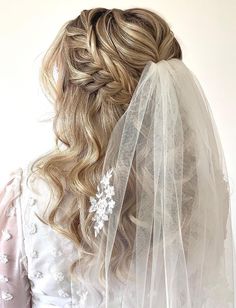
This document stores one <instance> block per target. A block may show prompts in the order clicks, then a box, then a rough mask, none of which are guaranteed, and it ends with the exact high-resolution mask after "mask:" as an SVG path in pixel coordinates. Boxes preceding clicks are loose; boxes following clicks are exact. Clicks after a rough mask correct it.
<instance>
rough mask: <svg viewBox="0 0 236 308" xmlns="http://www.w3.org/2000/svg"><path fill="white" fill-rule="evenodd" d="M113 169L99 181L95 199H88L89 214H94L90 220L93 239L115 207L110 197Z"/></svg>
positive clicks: (112, 194) (112, 192) (112, 193)
mask: <svg viewBox="0 0 236 308" xmlns="http://www.w3.org/2000/svg"><path fill="white" fill-rule="evenodd" d="M112 171H113V169H112V168H111V169H110V170H108V171H107V173H106V174H105V175H104V176H103V177H102V180H101V181H100V184H101V185H100V186H99V185H98V186H97V193H96V197H97V199H96V198H94V197H90V203H91V206H90V208H89V212H95V214H94V217H93V218H92V220H93V221H95V225H94V230H95V237H97V235H98V233H99V232H100V230H101V229H102V228H103V226H104V221H106V220H108V214H109V213H110V214H111V213H112V210H113V208H114V205H115V201H114V200H113V198H112V196H114V194H115V193H114V186H112V185H110V178H111V176H112Z"/></svg>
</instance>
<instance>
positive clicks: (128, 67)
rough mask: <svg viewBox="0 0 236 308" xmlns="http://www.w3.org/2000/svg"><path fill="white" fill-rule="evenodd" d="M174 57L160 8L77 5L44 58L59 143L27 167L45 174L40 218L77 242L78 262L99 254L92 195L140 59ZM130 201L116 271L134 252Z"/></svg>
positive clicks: (124, 212) (176, 49) (170, 34)
mask: <svg viewBox="0 0 236 308" xmlns="http://www.w3.org/2000/svg"><path fill="white" fill-rule="evenodd" d="M171 58H178V59H182V51H181V48H180V45H179V43H178V41H177V40H176V38H175V37H174V34H173V32H172V31H171V29H170V27H169V26H168V24H167V23H166V21H165V20H163V18H161V17H160V16H159V15H158V14H156V13H154V12H151V11H149V10H146V9H141V8H133V9H127V10H120V9H111V10H110V9H105V8H95V9H91V10H84V11H82V12H81V14H80V15H79V16H78V17H76V18H75V19H73V20H70V21H68V22H66V23H65V24H64V25H63V26H62V28H61V29H60V31H59V32H58V34H57V36H56V38H55V40H54V41H53V43H52V44H51V46H50V47H49V49H48V51H47V52H46V54H45V56H44V58H43V62H42V68H41V79H40V80H41V85H42V88H43V90H44V92H45V94H46V95H47V96H48V98H49V100H50V101H52V102H53V104H54V107H55V116H54V119H53V128H54V133H55V136H56V148H55V149H53V150H52V151H51V152H50V153H47V154H45V155H43V156H41V157H40V158H39V159H38V160H36V161H35V163H34V165H33V168H32V170H33V171H34V173H37V174H39V175H41V176H42V177H43V178H44V179H46V181H47V182H48V183H49V187H50V188H51V189H52V191H53V195H54V199H53V200H51V203H50V204H48V208H47V210H48V211H47V214H48V215H47V216H45V217H44V218H43V219H44V221H45V223H48V224H50V225H51V226H52V227H53V228H54V229H56V230H57V231H59V232H61V233H63V234H64V235H65V236H67V237H68V238H70V239H71V240H72V241H74V243H75V244H76V246H77V248H78V250H79V251H80V254H81V253H82V254H83V253H84V258H81V260H82V259H83V261H80V264H81V262H84V263H85V264H88V263H89V262H90V261H91V262H92V258H93V257H94V256H96V249H97V245H96V239H95V237H94V230H93V227H92V224H93V222H92V216H93V215H92V214H91V213H89V206H90V204H89V196H91V195H94V193H95V192H96V187H97V184H98V182H99V180H100V174H101V170H102V163H103V159H104V154H105V151H106V148H107V144H108V140H109V137H110V134H111V132H112V130H113V128H114V126H115V124H116V123H117V121H118V120H119V118H120V117H121V116H122V114H123V113H124V112H125V111H126V109H127V107H128V106H129V102H130V100H131V97H132V95H133V93H134V90H135V88H136V86H137V84H138V81H139V78H140V76H141V74H142V71H143V69H144V67H145V65H146V64H147V63H148V62H149V61H153V62H158V61H161V60H163V59H164V60H168V59H171ZM55 70H56V72H57V76H55ZM131 189H132V187H131ZM66 193H71V194H72V195H73V196H74V200H73V202H72V203H71V205H70V206H69V205H68V204H67V205H66V209H64V211H63V213H64V217H63V219H65V223H63V226H64V227H62V224H59V223H58V222H57V219H56V218H57V214H58V210H59V209H60V208H62V207H63V200H64V196H65V194H66ZM134 205H135V202H134V199H133V197H132V196H129V199H127V200H126V206H124V207H123V208H122V213H121V218H122V219H121V220H120V227H119V234H118V236H117V239H116V240H117V243H116V245H115V249H114V252H113V254H114V255H113V260H114V269H115V271H116V274H117V276H122V269H123V271H125V264H126V262H127V260H128V257H129V256H130V252H131V250H132V245H133V241H132V239H133V235H134V230H133V229H134V227H135V219H133V218H134V216H135V209H134V208H135V207H134ZM102 262H103V261H102V260H101V266H100V268H101V270H102V268H103V263H102ZM117 264H119V267H117Z"/></svg>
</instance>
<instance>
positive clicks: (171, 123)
mask: <svg viewBox="0 0 236 308" xmlns="http://www.w3.org/2000/svg"><path fill="white" fill-rule="evenodd" d="M102 175H103V184H105V185H107V186H106V189H107V191H108V190H109V189H110V192H111V191H112V192H113V193H112V194H110V195H109V198H110V199H109V198H108V199H106V200H107V201H106V202H105V205H104V203H103V207H102V205H101V204H102V203H100V205H99V203H98V202H97V203H96V204H95V202H94V199H93V202H94V204H93V209H92V210H91V211H94V212H96V213H95V214H94V215H95V216H94V217H95V218H94V220H95V223H94V228H95V232H96V235H97V239H98V243H99V245H100V252H99V256H98V258H97V259H98V260H99V258H100V257H104V258H105V293H104V294H105V295H104V306H102V307H106V308H111V307H116V308H117V307H123V308H131V307H135V308H144V307H145V308H151V307H152V308H153V307H155V308H156V307H158V308H180V307H181V308H185V307H186V308H189V307H191V308H200V307H201V308H203V307H204V308H213V307H214V308H226V307H227V308H229V307H230V308H233V307H235V306H234V271H235V268H234V267H235V264H234V262H235V259H234V256H235V248H234V242H233V234H232V226H231V216H230V214H231V209H230V198H229V196H230V190H229V183H228V177H227V169H226V164H225V159H224V153H223V151H222V146H221V142H220V139H219V136H218V132H217V128H216V125H215V123H214V119H213V117H212V114H211V110H210V107H209V104H208V101H207V99H206V97H205V95H204V92H203V90H202V88H201V85H200V83H199V82H198V80H197V78H196V76H195V75H194V74H193V72H192V71H191V70H190V69H188V67H187V66H186V65H185V64H184V62H183V61H182V60H179V59H170V60H162V61H160V62H158V63H154V62H148V64H147V65H146V66H145V68H144V70H143V72H142V75H141V78H140V80H139V83H138V85H137V87H136V89H135V92H134V94H133V97H132V100H131V102H130V105H129V107H128V109H127V110H126V112H125V113H124V114H123V116H122V117H121V118H120V119H119V121H118V122H117V124H116V126H115V127H114V130H113V132H112V134H111V137H110V140H109V143H108V148H107V151H106V156H105V160H104V165H103V172H102ZM111 189H113V190H111ZM100 193H101V191H100ZM101 195H102V194H100V195H97V197H98V199H99V198H101ZM106 198H107V196H106ZM97 201H99V200H97ZM103 201H104V200H103ZM128 201H129V202H131V203H132V202H133V203H134V209H135V211H127V214H126V215H129V216H130V217H131V218H130V221H131V222H130V224H129V226H128V227H127V229H126V230H130V232H133V238H134V242H133V245H132V244H131V247H127V246H125V242H124V251H121V254H125V251H127V250H130V259H129V260H130V261H129V262H128V263H127V267H126V269H124V274H125V276H124V277H123V280H122V282H119V280H117V278H116V277H115V275H114V266H113V265H112V252H113V249H115V246H116V241H118V240H120V241H122V237H121V236H120V229H119V227H118V226H119V221H120V220H121V219H122V212H123V211H124V208H125V206H127V205H125V204H126V203H127V202H128ZM95 205H96V206H95ZM127 232H128V231H127ZM115 286H116V287H115Z"/></svg>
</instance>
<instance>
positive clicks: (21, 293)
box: [0, 168, 31, 308]
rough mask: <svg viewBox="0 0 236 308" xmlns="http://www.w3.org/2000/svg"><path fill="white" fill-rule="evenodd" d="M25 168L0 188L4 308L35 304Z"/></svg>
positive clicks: (0, 297) (0, 278) (0, 274)
mask: <svg viewBox="0 0 236 308" xmlns="http://www.w3.org/2000/svg"><path fill="white" fill-rule="evenodd" d="M22 172H23V170H22V169H21V168H19V169H17V170H15V171H13V172H11V173H10V175H9V179H8V180H7V181H6V183H5V185H3V187H1V189H0V292H1V294H0V307H1V308H16V307H24V308H30V307H31V294H30V284H29V281H28V278H27V272H26V266H25V264H26V257H25V255H24V252H23V236H22V228H21V214H20V195H21V180H22Z"/></svg>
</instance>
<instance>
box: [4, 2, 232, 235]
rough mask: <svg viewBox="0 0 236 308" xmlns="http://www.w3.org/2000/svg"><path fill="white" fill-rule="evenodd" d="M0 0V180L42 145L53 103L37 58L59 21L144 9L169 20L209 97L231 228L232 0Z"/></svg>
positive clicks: (48, 141)
mask: <svg viewBox="0 0 236 308" xmlns="http://www.w3.org/2000/svg"><path fill="white" fill-rule="evenodd" d="M82 3H85V2H84V1H83V2H82V1H78V0H76V1H75V0H34V1H30V0H0V12H1V13H0V14H1V18H0V36H1V49H0V55H1V56H0V90H1V91H0V99H1V103H0V138H1V152H0V170H1V171H0V184H2V183H3V182H4V181H5V179H6V176H7V175H8V173H9V172H10V171H12V170H14V169H15V168H18V167H19V166H21V165H22V164H25V163H27V161H28V160H32V159H33V158H36V157H37V156H38V155H40V154H42V153H44V152H46V151H48V150H49V149H50V147H51V145H52V142H53V138H54V137H53V134H52V125H51V122H46V123H40V122H39V121H40V120H42V119H43V118H45V117H50V113H51V112H52V109H51V108H52V106H51V105H50V103H48V102H47V100H46V99H45V98H44V96H43V95H42V93H41V92H40V91H41V90H40V87H39V83H38V67H39V65H40V59H41V56H42V55H43V53H44V52H45V51H46V49H47V47H48V46H49V44H50V43H51V41H52V39H53V38H54V36H55V35H56V33H57V31H58V30H59V28H60V27H61V25H62V24H63V23H64V22H65V21H66V20H68V19H72V18H75V17H76V16H77V15H79V13H80V11H81V10H83V9H89V8H92V7H98V6H100V7H107V8H112V7H118V8H122V9H125V8H130V7H144V8H148V9H152V10H155V11H156V12H157V13H159V14H160V15H161V16H162V17H164V18H165V19H166V21H167V22H168V23H169V24H170V26H171V28H172V30H173V31H174V33H175V35H176V37H177V39H178V40H179V42H180V44H181V46H182V49H183V60H184V62H185V63H186V64H187V65H188V66H189V67H190V68H191V69H192V70H193V71H194V72H195V74H196V75H197V77H198V79H199V80H200V83H201V84H202V86H203V88H204V90H205V93H206V95H207V97H208V100H209V103H210V106H211V109H212V112H213V115H214V118H215V121H216V124H217V126H218V129H219V134H220V137H221V140H222V145H223V148H224V152H225V158H226V163H227V167H228V174H229V180H230V186H231V207H232V212H233V227H234V232H235V234H236V192H235V190H236V188H235V187H236V104H235V103H236V77H235V72H236V60H235V50H236V1H235V0H226V1H222V0H214V1H213V0H208V1H205V0H198V1H196V0H178V1H173V0H172V1H170V0H160V1H154V0H153V1H151V0H145V1H143V0H139V1H137V0H136V1H133V0H125V1H123V0H119V1H116V0H113V1H96V0H94V1H92V0H90V1H89V0H87V1H86V5H82Z"/></svg>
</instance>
